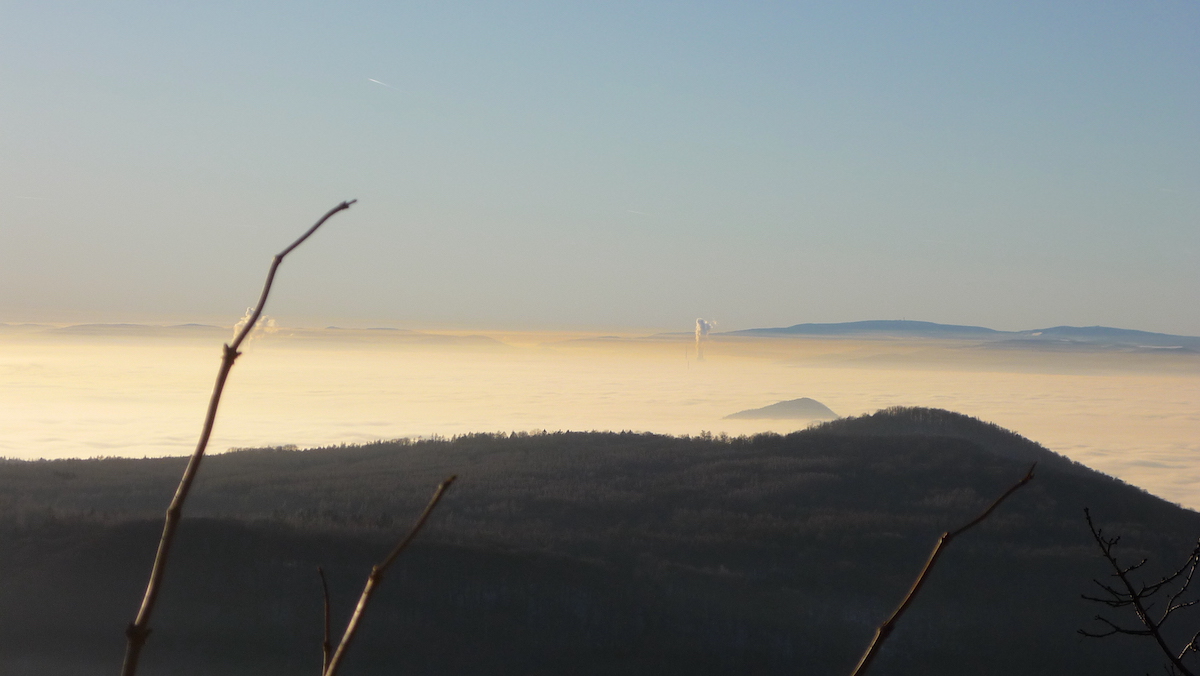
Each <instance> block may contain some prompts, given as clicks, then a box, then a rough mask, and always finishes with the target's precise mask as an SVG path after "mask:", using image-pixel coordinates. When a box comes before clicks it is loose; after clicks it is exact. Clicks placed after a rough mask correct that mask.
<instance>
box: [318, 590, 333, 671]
mask: <svg viewBox="0 0 1200 676" xmlns="http://www.w3.org/2000/svg"><path fill="white" fill-rule="evenodd" d="M317 575H320V576H321V596H322V597H323V598H324V599H325V634H324V636H323V638H322V640H321V673H322V674H324V673H325V670H326V669H328V668H329V656H330V653H331V652H333V646H332V645H331V644H330V643H329V583H328V582H326V581H325V569H324V568H321V567H320V566H317Z"/></svg>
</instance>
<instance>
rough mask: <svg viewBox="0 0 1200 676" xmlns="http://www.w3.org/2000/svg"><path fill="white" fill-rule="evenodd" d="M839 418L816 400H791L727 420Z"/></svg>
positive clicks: (742, 412) (727, 417) (733, 416)
mask: <svg viewBox="0 0 1200 676" xmlns="http://www.w3.org/2000/svg"><path fill="white" fill-rule="evenodd" d="M837 417H838V415H837V414H836V413H834V412H833V411H831V410H829V407H828V406H826V405H825V404H822V403H821V402H819V401H817V400H816V399H809V398H808V397H802V398H800V399H789V400H788V401H781V402H778V403H775V404H771V405H770V406H763V407H762V408H751V409H747V410H745V411H738V412H737V413H731V414H729V415H727V416H725V419H726V420H834V419H836V418H837Z"/></svg>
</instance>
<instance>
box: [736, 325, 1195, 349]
mask: <svg viewBox="0 0 1200 676" xmlns="http://www.w3.org/2000/svg"><path fill="white" fill-rule="evenodd" d="M717 335H723V336H845V337H879V338H888V337H891V338H943V339H965V340H981V341H991V342H996V343H1000V344H1011V345H1013V346H1016V345H1024V346H1030V347H1039V346H1052V345H1054V344H1059V345H1089V346H1094V347H1114V348H1122V347H1124V348H1157V349H1175V350H1189V351H1192V350H1198V351H1200V337H1196V336H1176V335H1171V334H1168V333H1152V332H1149V331H1134V330H1130V329H1114V328H1111V327H1107V326H1055V327H1051V328H1048V329H1035V330H1031V331H997V330H996V329H989V328H985V327H982V326H958V325H954V324H936V323H933V322H918V321H910V320H894V321H893V320H877V321H865V322H843V323H837V324H796V325H794V326H787V327H782V328H768V329H744V330H741V331H728V332H725V333H721V334H717Z"/></svg>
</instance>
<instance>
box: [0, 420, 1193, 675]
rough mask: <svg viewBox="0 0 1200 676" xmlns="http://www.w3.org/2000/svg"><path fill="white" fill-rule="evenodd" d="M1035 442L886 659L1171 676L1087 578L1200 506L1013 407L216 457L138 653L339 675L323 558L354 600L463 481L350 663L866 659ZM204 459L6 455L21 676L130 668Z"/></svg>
mask: <svg viewBox="0 0 1200 676" xmlns="http://www.w3.org/2000/svg"><path fill="white" fill-rule="evenodd" d="M1034 460H1036V461H1038V463H1039V464H1038V471H1037V480H1036V481H1034V482H1032V483H1031V484H1029V485H1028V486H1027V487H1025V488H1024V489H1022V491H1021V492H1020V493H1019V494H1016V495H1014V496H1013V498H1012V499H1011V500H1010V501H1009V502H1007V503H1005V505H1004V506H1003V508H1002V509H1000V510H998V511H997V512H996V513H995V514H994V515H992V517H991V518H990V519H989V520H988V521H987V522H985V523H984V524H982V525H980V526H979V527H978V529H977V530H976V531H972V532H971V534H970V535H969V536H966V537H964V538H963V539H962V541H960V542H956V543H955V547H954V548H953V549H951V550H949V551H948V552H947V553H946V554H945V556H944V557H943V560H942V563H941V564H940V566H939V568H938V569H937V570H936V571H935V572H934V574H933V576H932V577H931V579H930V581H929V582H928V584H927V586H926V587H925V589H924V591H923V592H922V596H921V597H920V598H919V599H918V601H917V602H916V604H915V605H914V606H913V608H912V609H911V610H910V612H909V614H908V615H906V616H905V618H904V621H903V622H902V623H901V624H900V625H899V626H898V628H897V629H896V631H895V633H894V634H893V635H892V637H891V639H890V641H889V643H888V644H887V645H886V646H885V647H884V649H883V651H882V653H881V654H880V656H879V658H878V659H877V660H876V662H875V663H874V665H873V668H872V674H880V675H884V674H897V675H898V674H914V675H915V674H931V673H971V674H1013V673H1021V674H1055V675H1061V674H1089V675H1092V674H1109V673H1142V672H1144V671H1145V670H1146V669H1148V668H1153V667H1152V665H1155V664H1157V663H1158V661H1159V658H1158V656H1157V655H1156V654H1155V653H1154V652H1153V646H1150V645H1142V644H1141V643H1140V642H1137V641H1130V642H1127V643H1122V642H1116V641H1105V642H1089V641H1087V640H1086V639H1083V638H1082V637H1080V636H1078V635H1077V634H1076V630H1077V629H1078V628H1079V627H1081V626H1083V625H1084V624H1085V623H1087V621H1088V620H1089V618H1091V617H1092V615H1093V614H1094V609H1092V608H1089V604H1088V603H1087V602H1086V601H1083V600H1081V599H1080V597H1079V595H1080V593H1081V592H1086V591H1088V585H1090V584H1091V582H1090V580H1091V579H1092V578H1093V577H1102V576H1104V575H1106V574H1107V570H1106V568H1105V566H1106V563H1105V561H1103V560H1102V559H1100V558H1099V557H1097V555H1096V551H1095V543H1094V541H1093V540H1092V536H1091V534H1090V532H1089V530H1088V528H1087V524H1086V523H1085V522H1084V520H1083V511H1082V510H1083V507H1084V506H1090V507H1091V508H1092V513H1093V514H1094V515H1095V516H1097V518H1102V519H1103V520H1104V523H1105V524H1106V526H1108V527H1110V528H1111V529H1112V531H1113V532H1119V533H1121V534H1122V535H1123V537H1124V539H1123V540H1122V543H1123V545H1126V547H1125V551H1126V552H1127V555H1129V556H1131V557H1132V556H1148V557H1150V558H1151V559H1152V561H1162V562H1170V561H1174V560H1176V559H1177V558H1178V554H1179V552H1186V551H1188V550H1189V549H1190V547H1191V544H1192V543H1193V542H1194V541H1195V536H1196V535H1197V534H1198V533H1200V515H1198V514H1196V513H1195V512H1192V511H1190V510H1186V509H1183V508H1180V507H1178V506H1176V505H1172V504H1170V503H1168V502H1166V501H1164V500H1161V499H1159V498H1156V497H1154V496H1151V495H1149V494H1147V493H1145V492H1144V491H1141V490H1139V489H1136V488H1134V487H1131V486H1128V485H1126V484H1123V483H1122V482H1120V481H1117V480H1115V479H1112V478H1110V477H1107V476H1104V475H1102V474H1099V473H1097V472H1094V471H1092V470H1089V469H1087V468H1085V467H1083V466H1081V465H1078V464H1076V463H1072V462H1071V461H1069V460H1067V459H1065V458H1062V457H1061V456H1058V455H1055V454H1053V453H1051V452H1050V451H1048V450H1046V449H1045V448H1043V447H1041V446H1038V445H1037V444H1035V443H1033V442H1031V441H1029V440H1026V439H1024V438H1022V437H1020V436H1018V435H1016V434H1014V433H1012V432H1009V431H1007V430H1003V429H1001V428H999V427H996V426H994V425H990V424H987V423H983V422H980V421H978V420H975V419H972V418H968V417H966V416H962V415H959V414H954V413H950V412H946V411H939V410H934V409H889V410H886V411H882V412H880V413H877V414H874V415H871V416H864V417H860V418H853V419H844V420H839V421H835V422H832V423H828V424H825V425H822V426H819V427H815V428H812V429H809V430H806V431H803V432H797V433H794V434H790V435H786V436H780V435H774V434H766V435H758V436H754V437H743V438H725V437H712V436H710V435H704V436H701V437H670V436H661V435H651V434H635V433H598V432H556V433H515V434H475V435H467V436H462V437H457V438H455V439H440V440H424V441H405V440H401V441H392V442H379V443H374V444H366V445H361V446H339V447H329V448H318V449H311V450H305V451H297V450H293V449H258V450H244V451H237V452H231V453H226V454H221V455H216V456H212V457H210V458H208V459H207V460H206V461H205V462H206V464H205V468H204V472H203V473H201V475H200V476H199V478H198V479H197V481H196V484H195V487H194V490H193V493H192V496H191V498H190V501H189V504H188V516H187V518H186V519H184V521H183V525H182V526H181V530H180V535H179V540H178V543H177V549H176V552H175V554H174V556H175V557H176V558H175V563H173V566H174V567H175V568H174V571H175V572H173V574H172V576H171V578H170V579H168V581H167V584H166V587H165V588H164V590H163V600H162V605H161V609H160V611H159V614H158V615H156V620H155V628H154V635H153V638H152V639H151V642H152V645H153V649H152V650H147V652H146V653H145V655H144V656H143V657H142V673H144V674H147V675H150V674H181V675H187V674H231V675H237V674H268V675H270V674H284V673H287V674H295V673H304V672H306V671H307V672H309V673H315V672H316V671H317V668H318V666H317V665H319V664H320V659H321V647H320V644H321V613H322V609H321V592H320V580H319V578H318V577H317V574H316V567H317V566H318V565H321V566H324V569H325V571H326V572H327V573H328V575H329V581H330V586H331V589H332V592H333V607H334V611H335V614H336V615H337V616H338V617H339V618H344V617H345V616H347V615H348V614H349V612H350V609H351V606H352V604H353V603H354V600H355V599H356V597H357V594H358V591H359V590H360V588H361V584H362V580H363V578H364V576H365V574H366V572H367V571H368V570H369V569H370V566H371V565H372V564H373V563H374V562H375V561H376V560H377V559H378V558H379V555H380V552H382V551H386V550H387V549H388V548H389V547H390V546H391V543H393V542H394V540H395V538H396V536H397V533H398V531H400V530H402V529H403V528H404V527H405V526H406V525H407V522H408V521H409V520H410V519H411V515H412V514H415V513H416V512H418V511H419V510H420V509H421V507H422V506H423V504H424V502H425V501H426V500H427V499H428V491H429V487H430V486H431V485H435V484H436V483H437V482H438V481H440V480H441V479H442V478H443V477H444V476H446V475H448V474H451V473H457V474H458V475H459V482H458V484H457V485H456V487H455V490H454V491H453V492H451V493H450V494H449V495H448V496H447V497H446V498H445V500H444V501H443V503H442V505H441V507H439V512H438V518H437V519H436V520H435V521H433V522H431V523H430V525H429V526H428V530H427V531H426V532H424V533H423V534H422V536H421V539H420V540H418V541H417V543H416V544H414V545H413V547H412V549H411V550H410V551H409V552H408V553H407V554H406V555H405V557H404V558H402V559H401V560H399V561H398V562H397V564H396V567H395V568H394V569H393V570H394V572H393V573H392V574H391V578H390V579H389V583H388V585H387V586H386V587H384V588H383V589H382V591H381V592H380V596H379V598H378V599H377V600H376V601H375V603H374V605H373V608H372V616H371V617H370V618H369V621H368V622H367V624H366V626H365V628H364V630H363V633H362V635H361V636H360V639H359V643H358V644H357V645H356V647H355V652H354V653H352V654H351V655H350V656H349V659H348V663H347V665H346V668H345V673H347V674H392V673H398V672H405V673H420V674H496V675H502V674H542V673H546V674H549V673H555V674H561V673H572V674H618V673H620V674H777V673H778V674H784V673H787V674H794V673H827V674H838V673H848V672H849V670H850V668H851V667H852V666H853V665H854V663H855V662H856V660H857V659H858V657H859V655H860V654H861V652H862V649H863V647H864V646H865V645H866V644H867V642H868V641H869V640H870V637H871V635H872V634H873V632H874V630H875V628H876V626H877V625H878V624H879V622H880V621H882V620H883V618H885V617H886V616H887V615H888V613H890V611H891V610H892V609H893V607H894V606H895V603H896V602H897V601H898V599H899V597H900V596H901V595H902V594H903V592H904V591H905V590H906V589H907V587H908V585H909V584H910V583H911V581H912V578H913V576H914V575H915V573H916V572H917V571H918V570H919V568H920V566H921V564H922V563H923V562H924V559H925V557H926V556H927V554H928V552H929V548H930V546H931V545H932V543H933V542H934V541H935V540H936V539H937V537H938V535H940V534H941V532H942V531H943V530H945V529H946V528H948V527H952V526H955V525H958V524H959V523H960V522H961V521H963V519H964V518H968V517H972V516H974V515H975V513H977V512H978V510H979V509H981V508H982V507H983V506H985V505H986V504H987V503H988V502H990V501H991V500H992V499H994V497H995V495H996V493H998V492H999V491H1001V490H1003V489H1004V488H1006V487H1007V486H1008V485H1010V484H1011V483H1012V481H1013V480H1014V479H1015V478H1017V477H1020V476H1021V475H1022V474H1023V473H1024V472H1025V470H1026V469H1027V468H1028V465H1029V462H1031V461H1034ZM184 462H185V460H184V459H182V458H165V459H145V460H132V459H115V458H114V459H100V460H60V461H37V462H25V461H12V460H9V461H3V462H0V543H3V546H0V580H2V581H3V582H2V583H0V646H3V649H0V672H3V673H6V674H25V673H28V674H35V673H36V674H46V673H55V674H66V675H70V674H80V675H81V676H82V675H89V676H90V675H91V674H111V673H113V672H114V671H116V670H117V668H118V665H119V664H120V661H121V647H122V632H123V630H124V627H125V624H126V623H127V622H128V615H129V613H130V610H131V608H130V604H131V599H137V598H139V594H140V588H141V587H142V586H143V584H144V580H145V577H146V573H147V570H148V567H149V564H148V562H149V561H150V559H151V558H152V555H153V551H154V547H155V545H156V541H157V537H158V533H159V530H160V523H161V517H160V515H161V509H162V505H163V504H165V503H166V502H167V501H168V500H169V498H170V495H171V493H172V491H173V490H174V486H175V483H176V481H177V479H178V476H179V474H180V472H181V470H182V467H183V464H184ZM339 621H344V619H343V620H335V623H336V622H339ZM1187 625H1188V623H1187V622H1186V621H1185V622H1181V626H1180V629H1181V630H1182V631H1186V629H1187Z"/></svg>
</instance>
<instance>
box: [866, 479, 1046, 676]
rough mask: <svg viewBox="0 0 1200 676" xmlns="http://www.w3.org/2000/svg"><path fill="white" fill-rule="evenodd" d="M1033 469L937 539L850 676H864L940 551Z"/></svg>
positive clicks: (1013, 490)
mask: <svg viewBox="0 0 1200 676" xmlns="http://www.w3.org/2000/svg"><path fill="white" fill-rule="evenodd" d="M1035 467H1037V463H1036V462H1035V463H1033V465H1031V466H1030V467H1029V471H1028V472H1026V473H1025V476H1024V477H1023V478H1022V479H1021V480H1020V481H1018V482H1017V483H1015V484H1013V485H1012V486H1011V487H1010V488H1009V489H1008V490H1007V491H1004V494H1003V495H1001V496H1000V497H998V498H996V501H995V502H993V503H992V504H991V505H990V506H989V507H988V508H987V509H985V510H983V513H982V514H980V515H979V516H977V517H975V518H974V519H972V520H971V521H969V522H968V523H967V524H966V525H964V526H962V527H961V528H959V529H957V530H952V531H947V532H945V533H942V537H940V538H938V541H937V544H936V545H934V547H933V551H932V552H930V554H929V560H928V561H926V562H925V567H924V568H922V569H921V574H920V575H918V576H917V579H916V581H914V582H913V584H912V588H910V589H909V590H908V594H906V595H905V596H904V600H903V601H901V602H900V606H899V607H897V608H896V611H895V612H893V613H892V616H891V617H889V618H888V619H887V620H885V621H884V623H883V624H881V625H879V629H877V630H876V631H875V638H873V639H871V645H869V646H867V651H866V652H864V653H863V656H862V658H861V659H859V660H858V666H856V667H854V671H853V672H851V676H860V675H861V674H865V673H866V672H867V667H869V666H870V665H871V662H872V661H873V660H874V659H875V655H876V654H878V652H879V649H880V648H881V647H882V646H883V642H884V641H886V640H887V638H888V636H889V635H891V633H892V630H893V629H895V628H896V622H897V621H899V620H900V616H901V615H903V614H904V611H906V610H908V606H909V605H910V604H912V602H913V599H915V598H916V597H917V592H919V591H921V587H922V586H923V585H924V584H925V580H926V578H928V577H929V573H930V571H932V570H933V566H934V564H935V563H937V560H938V557H939V556H941V554H942V550H943V549H944V548H945V547H946V545H948V544H950V541H951V540H953V539H954V538H956V537H958V536H959V535H962V534H963V533H965V532H966V531H967V530H969V529H971V528H973V527H974V526H976V525H978V524H979V523H980V522H981V521H983V520H984V519H986V518H988V516H990V515H991V513H992V510H994V509H996V507H998V506H999V505H1000V503H1001V502H1004V500H1005V499H1007V498H1008V496H1010V495H1012V494H1013V493H1015V492H1016V491H1017V489H1018V488H1020V487H1021V486H1024V485H1025V484H1027V483H1029V482H1030V481H1032V480H1033V469H1034V468H1035Z"/></svg>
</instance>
